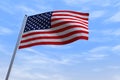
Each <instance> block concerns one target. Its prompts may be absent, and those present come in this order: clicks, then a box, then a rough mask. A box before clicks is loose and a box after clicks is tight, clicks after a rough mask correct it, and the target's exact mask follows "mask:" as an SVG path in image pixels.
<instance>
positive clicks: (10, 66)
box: [5, 15, 27, 80]
mask: <svg viewBox="0 0 120 80" xmlns="http://www.w3.org/2000/svg"><path fill="white" fill-rule="evenodd" d="M26 21H27V15H25V17H24V20H23V23H22V28H21V30H20V32H19V36H18V40H17V42H16V46H15V49H14V52H13V55H12V58H11V61H10V65H9V68H8V72H7V74H6V78H5V80H8V79H9V75H10V72H11V69H12V65H13V62H14V59H15V55H16V52H17V49H18V46H19V43H20V39H21V37H22V33H23V30H24V27H25V24H26Z"/></svg>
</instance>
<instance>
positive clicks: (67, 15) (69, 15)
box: [52, 14, 88, 20]
mask: <svg viewBox="0 0 120 80" xmlns="http://www.w3.org/2000/svg"><path fill="white" fill-rule="evenodd" d="M52 16H66V17H71V16H72V17H75V18H78V19H79V18H80V19H87V20H88V18H84V17H85V16H84V17H81V16H75V15H72V14H52ZM86 17H87V16H86Z"/></svg>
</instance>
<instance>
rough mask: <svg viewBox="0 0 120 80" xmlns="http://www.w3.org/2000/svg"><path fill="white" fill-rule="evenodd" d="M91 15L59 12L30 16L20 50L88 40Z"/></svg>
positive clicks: (66, 11)
mask: <svg viewBox="0 0 120 80" xmlns="http://www.w3.org/2000/svg"><path fill="white" fill-rule="evenodd" d="M88 16H89V13H83V12H76V11H69V10H58V11H51V12H45V13H41V14H36V15H32V16H28V18H27V21H26V24H25V28H24V31H23V34H22V38H21V41H20V44H19V49H22V48H27V47H31V46H35V45H63V44H68V43H71V42H74V41H76V40H78V39H82V40H88V33H89V32H88Z"/></svg>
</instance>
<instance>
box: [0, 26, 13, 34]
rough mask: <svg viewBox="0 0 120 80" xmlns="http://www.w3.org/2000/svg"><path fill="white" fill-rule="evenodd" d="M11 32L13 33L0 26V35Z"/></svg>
mask: <svg viewBox="0 0 120 80" xmlns="http://www.w3.org/2000/svg"><path fill="white" fill-rule="evenodd" d="M11 33H13V31H12V30H11V29H9V28H6V27H1V26H0V35H9V34H11Z"/></svg>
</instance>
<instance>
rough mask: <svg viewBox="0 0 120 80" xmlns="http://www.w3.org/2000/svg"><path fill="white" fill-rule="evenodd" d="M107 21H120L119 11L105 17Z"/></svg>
mask: <svg viewBox="0 0 120 80" xmlns="http://www.w3.org/2000/svg"><path fill="white" fill-rule="evenodd" d="M106 21H109V22H120V12H117V13H115V14H114V15H113V16H112V17H110V18H109V19H107V20H106Z"/></svg>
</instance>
